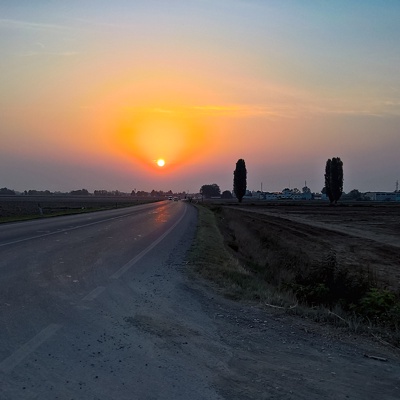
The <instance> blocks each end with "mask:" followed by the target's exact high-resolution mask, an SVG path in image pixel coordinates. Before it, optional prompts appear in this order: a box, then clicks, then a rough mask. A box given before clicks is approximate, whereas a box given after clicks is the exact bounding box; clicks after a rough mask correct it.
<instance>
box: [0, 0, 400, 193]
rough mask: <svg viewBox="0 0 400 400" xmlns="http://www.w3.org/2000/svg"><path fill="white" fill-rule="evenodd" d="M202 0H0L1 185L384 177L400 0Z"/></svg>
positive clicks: (394, 165)
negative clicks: (0, 1)
mask: <svg viewBox="0 0 400 400" xmlns="http://www.w3.org/2000/svg"><path fill="white" fill-rule="evenodd" d="M207 4H208V3H207V1H206V2H202V1H196V0H188V1H187V2H185V3H184V4H183V3H182V2H178V1H174V0H172V1H171V2H168V7H167V6H166V3H162V2H145V1H135V2H129V1H124V0H117V1H116V2H112V4H111V2H110V4H102V5H99V3H97V2H94V1H91V0H90V1H88V2H85V3H84V4H82V3H80V2H71V3H68V4H66V3H63V2H57V1H56V2H54V3H52V4H51V5H49V6H47V7H44V6H42V5H40V4H35V5H33V4H31V3H26V4H25V3H23V4H21V5H20V6H16V5H14V6H13V5H10V6H7V7H5V6H4V5H0V15H1V17H0V51H1V53H2V57H1V58H0V67H1V71H2V74H1V77H0V118H1V122H2V123H1V126H0V139H1V148H0V186H1V187H4V186H6V187H9V188H13V189H16V190H25V189H33V188H35V189H49V190H72V189H77V188H82V187H85V188H87V189H89V190H90V191H92V190H95V189H108V190H115V189H118V190H121V191H128V192H129V191H131V190H132V189H134V188H136V189H141V190H152V189H157V190H166V191H167V190H169V189H172V190H174V191H179V190H190V191H198V190H199V188H200V186H201V185H203V184H208V183H217V184H219V185H220V186H221V189H222V190H225V189H231V188H232V179H233V174H232V172H233V169H234V166H235V163H236V161H237V160H238V159H239V158H243V159H245V161H246V165H247V169H248V187H249V189H255V190H257V189H259V188H260V186H261V182H263V188H264V189H266V190H271V191H273V190H281V189H283V188H284V187H287V186H291V187H299V188H301V187H302V186H303V184H304V181H307V184H308V186H310V187H311V189H312V190H313V191H317V192H318V191H320V190H321V188H322V186H323V173H324V165H325V162H326V160H327V159H328V158H331V157H334V156H335V157H336V156H339V157H341V159H342V160H343V162H344V174H345V190H351V189H353V188H358V189H359V190H365V191H366V190H391V189H393V188H394V183H395V181H396V179H398V175H399V172H398V150H397V149H398V148H399V147H400V134H399V132H398V126H399V122H400V121H399V118H400V89H399V88H400V78H399V74H398V71H397V66H398V65H399V61H400V60H399V57H400V55H399V54H400V52H399V51H398V41H397V40H394V38H395V37H397V38H398V37H399V34H400V28H399V24H398V17H400V6H399V4H398V3H395V2H390V4H389V5H388V4H386V6H385V7H381V6H379V5H378V3H377V2H372V1H371V2H365V4H364V5H363V6H362V7H361V6H357V5H355V4H349V3H348V2H345V1H339V2H335V5H333V4H315V3H313V2H305V3H296V2H289V3H288V4H279V5H278V4H276V5H273V4H272V3H269V2H265V3H263V2H257V1H249V2H241V1H236V0H232V1H229V2H228V1H224V0H223V1H221V2H218V4H215V3H212V7H211V6H210V4H211V3H210V4H208V6H207ZM84 16H87V17H84ZM159 158H163V159H165V166H164V167H163V168H160V167H158V166H157V165H156V161H157V159H159Z"/></svg>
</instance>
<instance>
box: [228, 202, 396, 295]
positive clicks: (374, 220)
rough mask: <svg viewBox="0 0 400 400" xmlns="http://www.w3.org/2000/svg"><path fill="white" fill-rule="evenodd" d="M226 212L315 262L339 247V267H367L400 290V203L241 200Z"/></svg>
mask: <svg viewBox="0 0 400 400" xmlns="http://www.w3.org/2000/svg"><path fill="white" fill-rule="evenodd" d="M226 212H227V213H228V214H229V215H230V216H232V215H235V214H236V215H237V216H238V217H239V216H240V218H242V222H243V223H244V224H245V226H246V227H247V229H248V230H249V231H252V232H253V233H254V234H255V236H257V232H261V231H265V232H267V233H268V235H270V236H275V237H279V239H280V240H281V241H283V242H286V243H288V244H290V247H291V248H292V249H297V250H298V251H299V252H302V253H303V252H304V253H306V254H307V255H308V256H309V257H310V258H311V259H312V260H314V261H316V262H318V261H320V262H321V261H323V258H324V255H326V254H327V253H329V252H335V253H336V257H337V263H338V264H339V265H340V266H342V267H348V268H349V269H352V268H359V267H362V268H364V269H369V271H370V272H372V273H373V274H376V277H377V278H378V280H379V281H380V282H381V284H382V285H383V286H385V287H389V288H391V289H393V290H395V291H398V290H400V204H393V203H385V204H376V203H375V204H372V203H368V204H362V205H357V204H351V205H347V206H337V207H329V206H328V205H327V204H318V203H317V204H310V203H306V204H304V205H302V204H296V203H290V204H285V203H283V204H279V203H275V204H271V205H265V204H263V205H250V206H249V205H246V204H243V205H241V206H237V205H236V206H231V207H229V208H228V207H227V208H226ZM248 256H250V257H254V255H252V254H248Z"/></svg>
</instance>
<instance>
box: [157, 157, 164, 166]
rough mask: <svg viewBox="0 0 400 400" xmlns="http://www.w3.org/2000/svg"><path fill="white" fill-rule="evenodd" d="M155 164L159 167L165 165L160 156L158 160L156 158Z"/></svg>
mask: <svg viewBox="0 0 400 400" xmlns="http://www.w3.org/2000/svg"><path fill="white" fill-rule="evenodd" d="M157 165H158V166H159V167H163V166H164V165H165V161H164V160H163V159H162V158H160V159H159V160H157Z"/></svg>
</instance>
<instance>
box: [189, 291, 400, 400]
mask: <svg viewBox="0 0 400 400" xmlns="http://www.w3.org/2000/svg"><path fill="white" fill-rule="evenodd" d="M197 290H198V291H199V292H198V295H199V296H201V297H202V298H203V300H202V304H203V309H204V310H205V311H206V313H207V314H208V315H209V317H212V318H213V319H214V324H215V326H216V328H217V331H218V335H219V337H220V342H219V347H220V348H221V350H220V354H221V355H223V356H222V357H221V359H220V362H219V364H218V365H217V368H216V369H215V370H214V371H213V375H214V384H215V386H216V388H217V391H218V392H219V393H220V394H221V395H222V396H223V397H224V398H226V399H360V400H361V399H363V400H365V399H383V398H384V399H397V398H398V393H399V389H400V357H399V355H398V354H397V353H395V352H393V351H392V350H391V349H390V348H386V347H382V346H381V345H379V344H377V343H374V342H372V341H370V340H368V339H366V338H362V337H360V336H358V337H357V336H352V335H351V334H349V333H347V334H345V333H344V332H343V331H340V330H335V329H332V327H327V326H321V325H317V324H315V323H313V322H312V321H309V320H307V319H302V318H299V317H292V316H289V315H287V314H285V313H280V312H275V311H272V310H271V311H268V310H265V309H261V308H259V307H257V306H252V305H250V304H241V303H236V302H233V301H230V300H226V299H224V298H222V297H220V296H219V295H215V294H212V292H210V289H209V288H205V287H204V286H203V287H201V288H200V287H199V286H197ZM373 357H378V358H373ZM380 359H382V360H380Z"/></svg>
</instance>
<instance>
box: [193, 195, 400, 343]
mask: <svg viewBox="0 0 400 400" xmlns="http://www.w3.org/2000/svg"><path fill="white" fill-rule="evenodd" d="M203 209H204V210H205V211H204V212H203V211H201V210H203ZM199 210H200V211H201V212H200V214H199V215H200V216H201V215H202V214H204V215H206V216H207V219H208V220H207V221H206V222H203V223H202V225H203V230H204V233H203V234H202V236H203V239H202V241H203V242H204V243H207V235H208V236H209V237H211V236H210V235H211V234H212V235H213V236H212V239H211V240H209V242H212V243H208V248H207V247H206V246H207V244H206V245H205V246H204V248H203V250H202V251H198V252H197V254H196V257H195V258H196V259H194V260H193V263H194V265H197V269H198V270H199V271H200V273H201V274H202V275H203V276H206V277H208V278H210V279H211V280H213V281H214V282H216V283H217V284H218V285H219V286H220V287H222V288H223V290H224V291H225V293H226V294H227V295H228V296H229V297H233V298H237V299H241V300H255V301H256V302H260V303H261V304H269V305H272V306H273V307H278V308H284V309H292V308H291V307H292V306H294V307H295V308H294V309H293V311H294V312H296V313H300V314H301V313H303V312H305V313H306V314H308V313H309V312H311V313H312V315H313V318H316V320H319V321H328V320H332V317H333V320H334V322H338V323H341V322H344V324H345V325H347V326H348V327H350V328H351V329H352V330H354V329H359V327H360V323H363V324H366V327H367V328H368V326H375V327H378V326H379V327H381V328H383V329H384V330H385V331H386V332H389V331H392V332H394V333H395V337H393V339H392V342H393V343H396V344H397V345H398V344H399V343H400V341H399V338H400V336H399V333H400V240H399V239H398V238H399V226H400V205H399V204H376V203H368V204H366V203H363V204H345V205H341V206H336V207H330V206H329V205H328V204H327V203H316V202H313V203H311V202H310V203H303V202H301V203H300V202H293V203H289V202H280V203H267V202H259V203H255V202H253V203H246V202H245V203H243V204H238V203H233V202H222V201H217V202H215V201H213V202H204V203H203V205H202V206H200V208H199ZM206 210H207V211H206ZM210 213H211V214H212V215H213V217H214V222H213V220H212V217H211V214H210ZM213 225H216V226H218V229H217V228H212V226H213ZM215 229H217V230H219V235H220V237H218V233H217V232H215ZM207 232H209V233H207ZM211 232H212V233H211ZM198 240H199V235H198ZM197 245H203V243H201V242H199V241H198V244H197ZM222 247H223V249H222ZM203 258H204V260H203ZM199 260H200V261H199ZM304 307H306V308H304ZM321 307H322V308H321ZM300 308H301V309H302V310H303V311H301V310H300ZM307 310H309V311H307ZM324 310H325V311H324ZM371 324H372V325H371ZM386 329H388V330H386ZM381 332H382V331H381ZM389 336H390V335H389ZM396 337H397V339H396Z"/></svg>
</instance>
